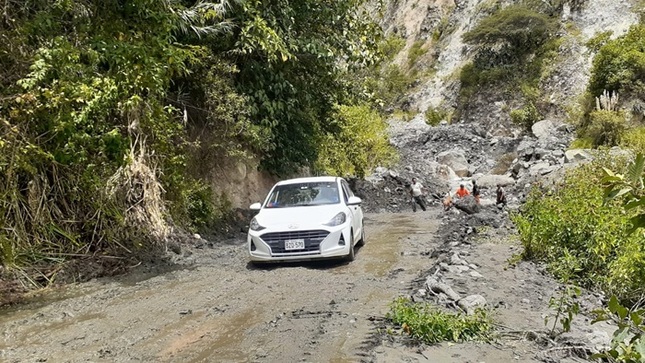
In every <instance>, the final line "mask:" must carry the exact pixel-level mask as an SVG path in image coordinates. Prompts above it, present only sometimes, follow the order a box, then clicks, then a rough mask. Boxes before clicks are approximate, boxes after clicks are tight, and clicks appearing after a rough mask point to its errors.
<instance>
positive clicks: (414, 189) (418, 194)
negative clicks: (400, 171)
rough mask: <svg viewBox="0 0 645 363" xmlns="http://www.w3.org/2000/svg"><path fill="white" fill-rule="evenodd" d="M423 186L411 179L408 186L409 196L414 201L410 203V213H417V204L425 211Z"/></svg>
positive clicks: (415, 179)
mask: <svg viewBox="0 0 645 363" xmlns="http://www.w3.org/2000/svg"><path fill="white" fill-rule="evenodd" d="M423 189H425V188H424V187H423V185H422V184H421V183H419V182H418V181H417V178H412V184H411V185H410V195H411V196H412V198H413V199H414V200H413V201H412V211H413V212H416V211H417V204H419V206H421V209H422V210H423V211H424V212H425V211H426V204H425V202H424V201H423Z"/></svg>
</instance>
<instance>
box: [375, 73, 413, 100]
mask: <svg viewBox="0 0 645 363" xmlns="http://www.w3.org/2000/svg"><path fill="white" fill-rule="evenodd" d="M379 73H380V77H377V78H371V79H369V80H368V84H367V88H368V89H369V90H371V91H372V92H373V94H374V99H375V100H376V103H378V104H380V105H381V106H385V105H388V106H389V105H393V104H395V103H396V102H397V101H398V100H399V99H400V98H401V97H402V96H403V95H404V94H405V92H406V91H407V90H408V88H410V85H411V84H412V82H413V81H414V78H413V77H412V76H410V75H408V74H407V73H406V72H405V71H403V70H402V69H401V67H399V66H398V65H396V64H389V65H387V66H386V67H384V68H383V69H382V70H380V71H379Z"/></svg>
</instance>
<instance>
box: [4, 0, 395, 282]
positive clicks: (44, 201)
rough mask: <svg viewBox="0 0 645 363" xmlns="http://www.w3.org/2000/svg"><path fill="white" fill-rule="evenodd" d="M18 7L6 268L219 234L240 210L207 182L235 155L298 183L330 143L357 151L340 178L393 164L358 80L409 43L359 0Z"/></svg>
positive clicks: (8, 79)
mask: <svg viewBox="0 0 645 363" xmlns="http://www.w3.org/2000/svg"><path fill="white" fill-rule="evenodd" d="M11 4H12V5H11V6H8V7H5V8H4V13H3V21H2V22H1V23H0V39H2V42H1V43H2V45H1V46H0V65H2V67H0V75H1V77H0V198H2V201H3V203H2V204H0V265H2V266H3V267H5V268H6V269H7V270H8V269H12V268H21V267H23V266H43V267H42V268H43V269H47V268H49V267H48V266H49V264H50V263H51V262H56V263H57V262H61V261H63V260H65V259H66V258H68V257H69V256H93V257H94V258H99V259H101V258H105V259H106V261H107V259H108V258H109V259H110V260H111V261H114V260H116V259H120V258H122V257H126V258H129V257H132V256H136V255H137V254H138V253H139V252H140V251H141V250H147V249H150V248H156V247H160V244H159V241H161V240H163V239H164V238H165V236H166V235H167V234H168V233H169V231H170V229H171V225H172V224H173V223H174V224H177V225H180V226H183V227H185V228H189V229H198V228H208V227H210V226H212V225H213V224H214V223H216V222H217V219H218V218H223V217H225V216H226V215H227V209H229V208H230V203H229V202H228V201H227V198H226V197H225V196H218V195H214V194H213V193H212V191H211V190H210V189H209V188H208V187H207V186H206V185H205V184H204V182H202V181H200V180H199V178H198V176H199V175H200V172H201V173H203V171H200V170H202V169H204V166H208V167H216V166H217V165H219V164H218V163H220V162H221V161H222V160H225V159H229V158H242V159H244V158H247V157H254V158H257V159H260V161H261V167H262V168H263V169H264V170H267V171H269V172H271V173H274V174H278V175H288V174H289V173H290V172H293V171H294V170H298V169H300V168H302V167H312V166H314V163H315V162H316V160H319V152H320V151H321V150H324V153H323V156H322V158H326V157H329V155H332V157H331V159H332V160H333V162H336V160H334V158H333V155H336V154H337V152H338V151H337V150H333V149H332V147H338V148H340V149H343V150H344V149H345V148H346V147H347V145H344V144H343V143H341V142H336V143H333V144H331V143H328V142H327V143H326V142H321V140H330V139H335V140H345V141H347V142H352V143H354V144H352V145H351V146H352V147H353V149H352V152H353V154H352V155H354V156H355V157H356V158H357V159H356V161H355V162H354V163H352V164H351V165H349V164H342V163H340V164H339V163H337V164H336V165H335V166H334V167H335V169H333V170H335V171H337V172H339V173H340V172H341V170H340V169H338V168H339V167H345V165H347V167H348V168H353V169H351V170H354V171H355V172H357V173H359V172H360V173H364V172H365V170H366V168H369V167H371V166H373V165H375V164H377V163H379V162H381V160H380V159H379V158H380V157H385V156H387V158H389V157H390V156H391V155H390V154H391V150H389V149H388V150H385V149H382V148H381V146H379V145H382V144H383V135H382V134H379V133H378V128H379V127H380V125H381V121H380V119H379V118H378V115H375V114H374V112H373V111H371V110H370V106H363V104H364V103H365V102H371V101H372V99H371V98H370V97H366V96H365V95H364V94H363V93H361V91H360V90H359V88H360V87H362V84H363V83H362V82H364V79H362V78H352V77H350V75H351V76H354V75H355V74H361V71H362V70H364V69H368V68H371V67H375V66H376V65H377V64H378V61H379V59H380V57H381V55H382V54H383V53H382V49H385V50H387V49H391V50H390V51H391V52H394V50H392V49H395V48H396V47H397V46H398V45H397V44H398V43H397V42H390V44H389V45H387V46H385V45H384V46H380V44H381V40H382V39H381V34H380V30H379V28H378V27H377V26H376V24H374V23H372V22H371V21H369V20H366V19H369V18H368V17H366V16H364V14H362V13H361V12H360V11H359V10H357V9H360V8H361V7H360V4H361V0H343V1H336V0H334V1H331V0H326V1H313V0H306V1H299V2H285V1H282V2H280V1H278V2H262V1H258V0H251V1H245V2H238V1H230V2H229V1H225V0H223V1H222V2H215V3H214V2H201V1H194V0H132V1H127V2H123V1H117V0H82V1H71V0H62V1H61V0H34V1H27V2H12V3H11ZM399 43H400V42H399ZM388 47H389V48H388ZM341 59H342V61H339V60H341ZM394 73H395V75H394V76H393V77H392V78H394V79H396V78H397V75H396V72H394ZM400 83H401V84H405V85H407V81H406V82H400ZM356 84H360V85H361V86H360V87H357V86H356ZM397 87H398V88H397ZM403 87H404V86H401V85H399V84H396V85H395V86H391V87H389V88H386V90H387V91H388V92H398V90H399V89H401V88H403ZM356 105H359V106H356ZM339 110H340V111H339ZM352 110H354V111H352ZM358 111H360V112H362V111H365V112H366V115H365V118H364V119H363V118H360V117H358V116H357V112H358ZM353 122H361V125H362V127H359V128H357V127H355V125H352V124H351V123H353ZM347 130H352V131H353V132H354V133H355V135H352V137H348V136H347V132H348V131H347ZM363 131H365V132H367V133H366V134H363ZM367 140H369V141H367ZM321 145H324V149H321ZM360 147H366V148H368V149H365V150H361V149H359V148H360ZM375 150H376V151H375ZM339 165H340V166H339ZM342 172H343V174H346V173H347V172H352V171H348V170H342ZM115 258H116V259H115ZM5 271H6V270H5ZM43 276H46V279H50V278H51V276H52V274H51V273H48V272H47V273H45V272H43Z"/></svg>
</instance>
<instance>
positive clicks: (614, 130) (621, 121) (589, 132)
mask: <svg viewBox="0 0 645 363" xmlns="http://www.w3.org/2000/svg"><path fill="white" fill-rule="evenodd" d="M589 119H590V123H589V125H588V126H587V127H586V128H584V129H581V130H580V133H582V134H583V135H585V137H589V138H591V139H592V140H593V142H594V145H595V146H600V145H607V146H615V145H618V144H619V143H620V140H621V138H622V136H623V134H624V132H625V127H626V125H625V117H624V116H623V114H622V113H620V112H616V111H610V110H598V111H593V112H591V113H590V114H589Z"/></svg>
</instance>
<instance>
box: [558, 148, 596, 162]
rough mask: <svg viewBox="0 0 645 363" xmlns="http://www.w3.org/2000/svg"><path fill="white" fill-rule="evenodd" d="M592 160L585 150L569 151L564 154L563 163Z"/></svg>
mask: <svg viewBox="0 0 645 363" xmlns="http://www.w3.org/2000/svg"><path fill="white" fill-rule="evenodd" d="M591 159H592V156H591V154H590V153H589V152H588V151H587V150H586V149H571V150H567V151H565V153H564V162H565V163H579V162H586V161H590V160H591Z"/></svg>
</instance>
